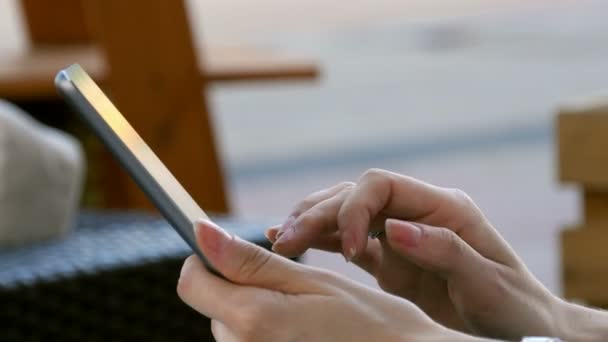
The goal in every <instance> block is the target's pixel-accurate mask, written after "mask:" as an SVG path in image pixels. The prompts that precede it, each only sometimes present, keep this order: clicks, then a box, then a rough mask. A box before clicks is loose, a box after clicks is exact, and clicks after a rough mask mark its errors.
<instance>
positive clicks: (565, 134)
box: [557, 97, 608, 307]
mask: <svg viewBox="0 0 608 342" xmlns="http://www.w3.org/2000/svg"><path fill="white" fill-rule="evenodd" d="M557 140H558V149H559V152H558V156H559V175H560V181H562V182H566V183H574V184H576V185H578V186H579V187H580V188H581V190H582V191H581V192H582V196H581V197H582V213H583V215H584V217H583V218H582V220H581V221H582V224H581V225H580V226H577V227H572V228H571V229H568V230H565V231H564V232H563V233H562V236H561V238H562V262H563V281H564V294H565V296H566V297H567V298H570V299H578V300H583V301H585V302H587V303H589V304H592V305H595V306H602V307H604V306H607V305H608V292H607V291H606V288H608V248H607V247H606V245H607V244H608V97H599V98H594V99H586V100H582V101H577V102H576V103H573V104H570V105H568V106H564V107H563V108H562V109H561V111H560V113H559V116H558V121H557Z"/></svg>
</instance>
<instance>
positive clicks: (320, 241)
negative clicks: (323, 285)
mask: <svg viewBox="0 0 608 342" xmlns="http://www.w3.org/2000/svg"><path fill="white" fill-rule="evenodd" d="M378 230H385V234H383V235H381V236H380V238H378V239H372V238H369V237H368V233H369V232H370V231H378ZM267 235H268V238H269V239H270V240H271V241H272V242H274V246H273V249H274V251H275V252H277V253H279V254H282V255H285V256H296V255H300V254H302V253H303V252H305V251H306V250H307V249H308V248H318V249H322V250H327V251H332V252H340V253H342V254H344V256H345V257H346V259H347V260H352V261H353V262H355V263H356V264H357V265H359V266H361V267H362V268H363V269H365V270H366V271H368V272H369V273H370V274H372V275H373V276H374V277H376V279H377V280H378V283H379V285H380V286H381V287H382V288H383V289H384V290H385V291H387V292H390V293H393V294H396V295H399V296H401V297H404V298H406V299H408V300H410V301H412V302H414V303H415V304H417V305H418V306H419V307H420V308H422V309H423V310H424V311H425V312H426V313H427V314H428V315H429V316H431V317H432V318H433V319H435V320H436V321H438V322H440V323H442V324H444V325H446V326H449V327H451V328H456V329H459V330H461V331H465V332H473V333H476V334H481V335H483V336H487V337H494V338H502V339H519V338H521V337H523V336H530V335H545V336H558V335H560V334H561V331H560V326H562V325H563V323H564V322H563V320H565V319H566V317H565V313H564V310H563V308H564V302H563V301H561V300H560V299H559V298H557V297H556V296H554V295H553V294H551V293H550V292H549V291H548V290H547V289H546V288H545V287H544V286H543V285H542V284H541V283H540V282H539V281H537V280H536V279H535V277H534V276H533V275H532V274H531V273H530V272H529V271H528V270H527V269H526V267H525V265H524V264H523V263H522V261H521V260H520V259H519V258H518V256H517V255H516V254H515V253H514V251H513V250H512V249H511V247H510V246H509V245H508V244H507V243H506V242H505V241H504V239H503V238H502V237H501V236H500V234H499V233H498V232H497V231H496V229H494V227H492V225H491V224H490V222H489V221H488V220H487V219H486V218H485V217H484V215H483V214H482V213H481V211H480V210H479V208H478V207H477V206H476V205H475V204H474V203H473V201H472V200H471V199H470V198H469V197H468V196H467V195H466V194H464V193H463V192H462V191H460V190H454V189H445V188H440V187H436V186H433V185H430V184H426V183H423V182H421V181H419V180H416V179H413V178H410V177H406V176H402V175H398V174H395V173H391V172H388V171H384V170H377V169H374V170H370V171H368V172H366V173H365V174H364V175H363V176H362V177H361V178H360V180H359V181H358V182H357V183H356V184H354V183H343V184H340V185H337V186H335V187H332V188H329V189H326V190H323V191H320V192H316V193H314V194H312V195H310V196H309V197H308V198H306V199H305V200H303V201H302V202H300V203H299V204H298V205H297V206H296V207H295V209H294V211H293V212H292V214H291V215H290V218H289V219H288V220H287V222H286V223H285V224H284V225H282V226H277V227H273V228H270V229H269V230H268V232H267Z"/></svg>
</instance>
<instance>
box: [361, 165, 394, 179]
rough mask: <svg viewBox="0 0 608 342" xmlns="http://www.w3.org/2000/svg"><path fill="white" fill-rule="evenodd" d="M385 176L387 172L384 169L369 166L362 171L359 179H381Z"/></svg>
mask: <svg viewBox="0 0 608 342" xmlns="http://www.w3.org/2000/svg"><path fill="white" fill-rule="evenodd" d="M387 176H388V173H387V171H386V170H382V169H378V168H371V169H368V170H367V171H365V172H364V173H363V176H361V179H383V178H386V177H387Z"/></svg>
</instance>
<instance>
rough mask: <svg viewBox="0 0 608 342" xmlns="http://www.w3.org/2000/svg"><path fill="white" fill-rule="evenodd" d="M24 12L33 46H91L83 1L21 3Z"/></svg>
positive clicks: (41, 0) (61, 0)
mask: <svg viewBox="0 0 608 342" xmlns="http://www.w3.org/2000/svg"><path fill="white" fill-rule="evenodd" d="M21 11H22V13H23V16H24V19H25V20H24V23H25V29H26V31H27V33H28V36H29V40H30V43H31V44H32V45H33V46H44V45H54V46H57V45H74V44H87V43H90V42H91V35H90V31H89V27H88V25H87V23H86V22H85V18H84V13H83V0H52V1H45V0H21Z"/></svg>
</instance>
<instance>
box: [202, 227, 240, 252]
mask: <svg viewBox="0 0 608 342" xmlns="http://www.w3.org/2000/svg"><path fill="white" fill-rule="evenodd" d="M194 235H196V240H197V241H198V242H199V243H200V244H202V245H203V247H204V248H206V249H210V250H213V251H215V252H219V251H220V250H221V249H222V248H223V247H224V246H225V245H226V243H227V242H228V241H230V240H231V239H232V236H231V235H230V234H228V232H226V231H225V230H223V229H222V228H220V227H218V226H217V225H216V224H215V223H213V222H211V221H208V220H199V221H197V222H196V223H195V224H194Z"/></svg>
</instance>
